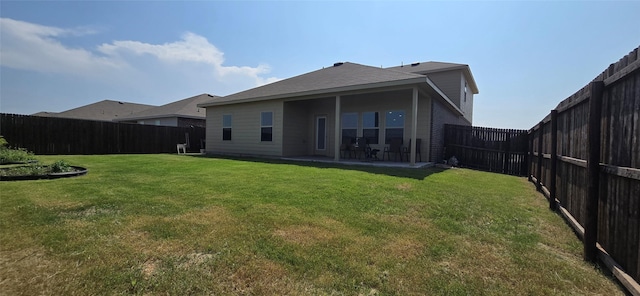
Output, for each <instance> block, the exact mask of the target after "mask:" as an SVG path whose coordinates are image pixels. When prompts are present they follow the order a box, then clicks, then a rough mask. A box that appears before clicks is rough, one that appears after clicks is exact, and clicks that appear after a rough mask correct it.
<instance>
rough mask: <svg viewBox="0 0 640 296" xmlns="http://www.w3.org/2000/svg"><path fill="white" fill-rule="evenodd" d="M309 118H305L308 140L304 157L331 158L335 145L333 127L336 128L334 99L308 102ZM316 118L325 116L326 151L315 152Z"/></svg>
mask: <svg viewBox="0 0 640 296" xmlns="http://www.w3.org/2000/svg"><path fill="white" fill-rule="evenodd" d="M308 102H309V105H308V108H309V109H308V110H309V113H308V114H309V116H308V117H307V131H306V132H307V135H309V140H308V141H307V143H308V144H307V154H306V155H324V156H331V157H333V156H334V155H335V154H334V150H335V149H334V143H335V137H334V135H335V126H336V118H335V112H336V110H335V109H336V98H335V97H331V98H325V99H318V100H311V101H308ZM318 116H325V117H326V118H327V123H326V135H327V139H326V149H325V150H323V151H322V150H316V149H315V147H316V132H317V131H316V118H317V117H318Z"/></svg>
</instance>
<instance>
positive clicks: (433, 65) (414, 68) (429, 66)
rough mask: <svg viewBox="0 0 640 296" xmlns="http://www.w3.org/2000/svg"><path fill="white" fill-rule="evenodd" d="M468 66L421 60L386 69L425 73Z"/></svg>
mask: <svg viewBox="0 0 640 296" xmlns="http://www.w3.org/2000/svg"><path fill="white" fill-rule="evenodd" d="M464 67H467V65H465V64H456V63H445V62H421V63H413V64H407V65H402V66H395V67H389V68H386V69H389V70H396V71H403V72H409V73H417V74H424V73H425V72H435V71H444V70H453V69H462V68H464Z"/></svg>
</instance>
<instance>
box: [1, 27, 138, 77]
mask: <svg viewBox="0 0 640 296" xmlns="http://www.w3.org/2000/svg"><path fill="white" fill-rule="evenodd" d="M89 33H91V31H90V30H88V29H62V28H56V27H48V26H42V25H38V24H32V23H28V22H23V21H17V20H13V19H8V18H0V34H1V36H2V45H0V54H1V55H2V59H0V65H2V66H6V67H10V68H15V69H22V70H31V71H38V72H53V73H64V74H88V73H91V72H93V71H99V70H106V69H117V68H122V67H125V66H126V64H124V63H122V62H121V61H118V60H114V59H108V58H105V57H99V56H96V55H94V54H93V53H92V52H90V51H88V50H86V49H82V48H69V47H67V46H64V45H63V44H62V43H60V42H59V41H58V40H57V39H56V37H63V36H81V35H85V34H89Z"/></svg>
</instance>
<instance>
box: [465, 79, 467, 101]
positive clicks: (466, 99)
mask: <svg viewBox="0 0 640 296" xmlns="http://www.w3.org/2000/svg"><path fill="white" fill-rule="evenodd" d="M464 101H465V102H466V101H467V82H466V81H465V82H464Z"/></svg>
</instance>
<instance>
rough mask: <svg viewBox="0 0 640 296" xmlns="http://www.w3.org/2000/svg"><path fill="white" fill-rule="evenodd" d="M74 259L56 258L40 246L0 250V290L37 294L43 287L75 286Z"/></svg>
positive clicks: (72, 288)
mask: <svg viewBox="0 0 640 296" xmlns="http://www.w3.org/2000/svg"><path fill="white" fill-rule="evenodd" d="M77 275H78V270H77V266H76V264H75V263H71V262H64V261H58V260H54V259H52V258H51V256H47V255H46V252H45V251H44V250H43V249H39V248H27V249H20V250H10V251H7V250H2V251H0V294H1V295H40V294H42V293H43V292H44V291H52V290H56V291H65V290H66V291H67V292H69V293H70V292H71V291H73V290H74V283H72V282H73V281H75V280H77Z"/></svg>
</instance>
